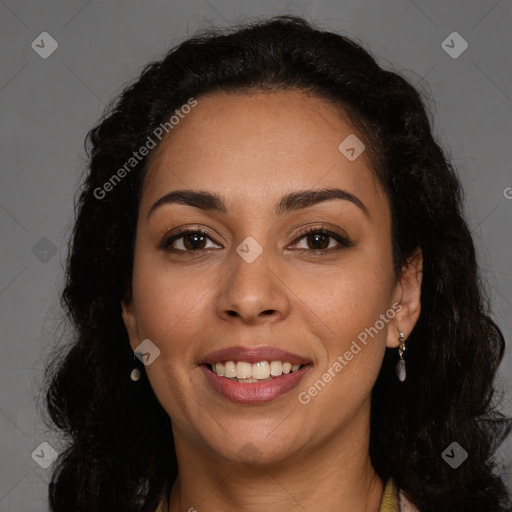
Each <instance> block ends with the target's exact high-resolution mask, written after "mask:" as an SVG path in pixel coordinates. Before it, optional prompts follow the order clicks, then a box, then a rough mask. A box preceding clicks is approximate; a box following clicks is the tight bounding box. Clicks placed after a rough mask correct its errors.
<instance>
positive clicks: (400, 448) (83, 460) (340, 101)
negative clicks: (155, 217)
mask: <svg viewBox="0 0 512 512" xmlns="http://www.w3.org/2000/svg"><path fill="white" fill-rule="evenodd" d="M251 90H260V91H279V90H301V91H306V92H308V93H310V94H313V95H316V96H318V97H320V98H323V99H325V100H327V101H329V103H330V104H332V105H333V107H334V108H338V109H340V112H342V113H344V115H346V116H347V117H348V118H349V119H350V121H351V122H352V123H354V125H355V126H356V127H357V128H358V130H360V133H361V134H362V135H363V136H364V141H365V144H366V147H367V149H368V152H369V155H370V157H371V161H372V166H373V172H374V173H375V175H376V176H377V178H378V180H379V182H380V183H381V185H382V187H383V189H384V190H385V192H386V194H387V197H388V200H389V203H390V207H391V213H392V241H393V260H394V265H395V271H396V272H398V270H399V269H400V267H401V266H402V265H403V264H404V263H405V262H407V260H408V258H409V257H410V256H411V255H412V254H413V253H414V251H415V249H417V248H418V247H419V248H421V251H422V253H423V279H422V285H421V314H420V317H419V319H418V322H417V323H416V326H415V328H414V330H413V331H412V333H411V334H410V337H409V344H408V350H407V366H408V377H407V380H406V381H405V382H404V383H400V382H398V381H397V379H396V376H395V375H394V366H395V364H396V361H397V354H396V351H394V350H390V349H386V354H385V356H384V361H383V364H382V367H381V371H380V374H379V376H378V378H377V381H376V383H375V386H374V389H373V392H372V406H371V425H370V456H371V461H372V464H373V466H374V468H375V470H376V472H377V474H378V475H379V476H380V477H381V478H382V479H383V480H384V481H385V480H386V479H387V478H389V477H392V478H394V480H395V482H396V483H397V486H398V487H399V488H400V489H402V490H403V492H404V493H405V494H406V496H407V497H408V498H409V499H410V501H411V502H412V503H413V504H414V505H415V506H416V507H417V508H419V510H421V511H422V512H433V511H435V512H444V511H446V512H448V511H451V512H453V511H455V510H464V511H465V512H471V511H479V512H482V511H486V512H491V511H496V512H498V511H505V510H509V508H508V507H509V506H510V497H509V495H508V493H507V490H506V487H505V484H504V482H503V479H502V478H501V477H500V476H499V474H498V471H497V462H496V460H495V453H496V449H497V447H498V446H499V444H500V443H501V442H502V440H503V439H504V437H505V436H506V435H507V434H508V432H509V431H510V428H511V427H510V421H509V420H508V419H507V418H506V417H505V416H503V415H502V413H500V412H498V409H497V403H496V400H495V396H496V394H497V393H496V389H495V383H494V378H495V375H496V372H497V368H498V365H499V363H500V361H501V359H502V357H503V353H504V347H505V341H504V337H503V334H502V332H501V331H500V329H499V327H498V326H497V325H496V324H495V322H494V321H493V320H492V319H491V317H490V313H489V305H488V302H489V301H488V299H487V298H486V295H485V291H484V288H483V286H482V283H481V280H480V275H479V268H478V264H477V260H476V255H475V247H474V242H473V240H472V237H471V233H470V230H469V228H468V224H467V221H466V220H465V218H464V212H463V193H462V186H461V184H460V181H459V178H458V177H457V175H456V172H455V170H454V168H453V166H452V165H451V164H450V162H449V161H448V159H447V157H446V156H445V154H444V152H443V149H442V148H441V147H440V145H439V144H438V143H436V142H435V140H434V137H433V135H432V129H431V125H430V121H429V118H428V114H427V109H426V107H425V104H424V100H423V97H422V94H420V93H419V92H418V91H417V90H416V88H415V87H413V86H412V85H411V84H410V83H409V82H408V81H407V80H406V79H405V78H404V77H402V76H401V75H400V74H399V73H395V72H391V71H387V70H385V69H383V68H382V67H381V66H379V65H378V64H377V62H376V60H375V58H374V57H373V56H372V55H371V54H370V53H369V52H368V51H367V50H366V49H364V48H363V47H362V46H361V45H360V44H359V43H356V42H355V41H353V40H352V39H350V38H347V37H344V36H342V35H338V34H335V33H332V32H329V31H324V30H321V29H319V28H318V27H316V26H315V25H313V24H312V23H309V22H307V21H305V20H303V19H302V18H299V17H293V16H277V17H274V18H271V19H266V20H258V21H256V22H254V21H253V22H252V23H248V24H245V25H239V26H238V27H235V28H230V29H225V30H219V29H209V30H207V31H204V32H202V33H198V34H196V35H195V36H194V37H191V38H189V39H187V40H185V41H184V42H182V43H181V44H179V45H177V46H176V47H174V48H172V49H171V50H170V51H169V52H168V53H167V54H166V55H165V56H164V58H162V59H161V60H159V61H155V62H152V63H150V64H148V65H147V66H146V67H145V68H144V69H143V71H142V73H141V74H140V76H139V77H138V79H137V80H136V81H135V82H133V83H131V84H130V85H128V86H127V87H126V88H125V89H124V91H123V92H122V94H121V95H120V96H119V97H118V98H117V99H116V100H115V101H113V102H112V104H111V105H110V106H109V107H108V108H107V110H106V113H105V114H104V116H103V118H102V119H101V121H100V122H99V123H98V124H97V125H96V126H95V127H94V128H93V129H91V130H90V132H89V133H88V134H87V138H86V144H85V146H86V151H87V155H88V158H89V166H88V172H87V175H86V177H85V179H84V182H83V184H82V186H81V188H80V190H79V191H77V197H76V199H75V206H76V212H77V213H76V221H75V224H74V230H73V234H72V237H71V239H70V245H69V253H68V260H67V268H66V282H65V287H64V290H63V293H62V305H63V307H64V309H65V312H66V314H67V316H68V317H69V319H70V320H71V322H72V325H73V333H74V334H73V337H72V342H71V343H70V346H69V349H68V350H67V351H66V352H65V353H64V354H63V355H61V356H58V357H54V358H53V359H52V361H51V363H50V364H49V365H48V368H47V372H46V386H47V388H45V405H46V407H47V410H48V412H49V414H50V417H51V421H52V422H53V425H55V427H57V428H58V429H59V430H61V431H63V433H64V434H65V435H66V437H67V439H68V441H69V442H68V444H67V447H66V449H65V450H64V451H63V453H62V454H61V455H60V457H59V459H58V462H57V463H56V465H55V469H54V471H53V473H52V477H51V482H50V484H49V500H50V505H51V508H52V510H53V511H54V512H69V510H73V511H74V512H96V511H98V512H99V511H104V510H106V509H107V508H108V510H109V511H123V512H145V511H154V510H155V508H156V506H157V504H158V502H159V500H160V499H161V498H162V497H163V496H166V495H167V494H168V493H169V492H170V489H171V487H172V484H173V482H174V481H175V479H176V476H177V471H178V467H177V460H176V455H175V452H174V442H173V437H172V432H171V424H170V418H169V416H168V414H167V413H166V411H165V410H164V409H163V407H162V406H161V404H160V403H159V401H158V400H157V398H156V396H155V394H154V392H153V390H152V388H151V385H150V383H149V381H148V379H147V376H146V374H145V372H142V377H141V380H140V381H139V382H138V383H137V384H136V385H134V384H133V383H132V382H131V381H130V379H129V378H128V375H129V371H130V369H131V368H132V367H133V351H132V350H131V348H130V345H129V342H128V336H127V333H126V330H125V327H124V324H123V322H122V318H121V306H120V303H121V301H122V300H123V299H124V298H126V297H127V296H130V294H131V281H132V268H133V254H134V243H135V228H136V222H137V212H138V205H139V201H140V196H141V188H142V184H143V180H144V176H145V172H146V169H147V165H146V163H147V161H148V157H144V158H142V159H141V160H140V162H137V164H136V165H135V166H134V167H133V169H132V170H131V171H130V172H128V173H126V176H124V177H123V179H122V180H120V181H119V183H117V184H116V186H115V190H112V191H111V192H110V193H108V194H104V197H103V196H102V197H101V198H98V192H97V191H98V190H99V189H101V188H102V187H103V186H104V184H105V183H106V182H107V181H108V180H109V179H110V178H111V176H112V174H113V173H114V172H115V171H116V170H117V169H119V168H121V167H122V166H123V164H124V163H125V162H127V161H128V160H129V159H130V158H132V157H133V153H134V151H135V150H137V148H140V147H141V146H142V145H143V144H144V141H146V140H147V138H148V137H149V136H151V134H152V133H153V132H154V130H155V128H156V127H158V126H159V125H160V124H161V123H162V122H164V121H165V120H167V119H168V117H169V115H170V114H171V113H172V112H174V111H175V110H176V109H179V108H180V106H182V105H183V104H185V103H186V102H187V101H188V100H190V98H198V99H199V101H200V97H201V96H202V95H205V94H210V93H215V92H222V93H228V94H229V93H230V92H244V91H245V92H249V91H251ZM453 441H457V442H458V443H459V444H460V445H461V446H462V447H464V448H465V449H466V450H467V452H468V453H469V457H468V459H467V460H466V461H465V462H464V463H463V464H462V465H461V466H460V467H458V468H457V469H456V470H454V469H452V468H451V467H450V466H449V465H448V464H446V463H445V462H444V461H443V459H442V457H441V453H442V452H443V451H444V449H445V448H446V447H447V446H449V445H450V444H451V443H452V442H453ZM106 507H107V508H106Z"/></svg>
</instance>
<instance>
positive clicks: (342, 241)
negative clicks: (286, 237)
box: [158, 227, 353, 256]
mask: <svg viewBox="0 0 512 512" xmlns="http://www.w3.org/2000/svg"><path fill="white" fill-rule="evenodd" d="M312 234H320V235H323V236H328V237H330V238H333V239H334V240H336V241H337V242H338V243H339V246H338V247H334V248H333V247H330V248H327V249H297V250H299V251H306V252H310V253H314V254H317V255H319V256H320V255H321V253H324V254H325V253H331V252H333V251H339V250H341V249H345V248H347V247H351V246H352V245H353V244H352V242H351V241H350V239H349V238H348V237H346V236H344V235H341V234H340V233H337V232H335V231H331V230H329V229H327V228H324V227H312V228H306V229H303V230H301V231H300V232H299V236H298V238H296V239H295V241H294V245H295V244H297V243H298V242H299V241H300V240H302V239H303V238H304V237H306V236H308V235H312ZM186 235H202V236H205V237H207V238H209V239H210V240H212V239H211V237H210V234H209V233H208V232H207V231H205V230H203V229H201V228H199V227H198V228H196V229H190V228H188V227H187V228H183V229H181V230H180V231H179V233H178V234H175V235H172V236H170V237H164V239H163V240H162V241H161V243H160V244H159V245H158V249H160V250H163V251H167V252H171V253H186V252H188V253H193V252H201V251H204V250H207V249H196V250H184V249H172V248H169V246H170V245H171V244H172V243H173V242H174V241H175V240H179V239H180V238H184V237H185V236H186ZM212 241H213V242H214V243H216V242H215V241H214V240H212Z"/></svg>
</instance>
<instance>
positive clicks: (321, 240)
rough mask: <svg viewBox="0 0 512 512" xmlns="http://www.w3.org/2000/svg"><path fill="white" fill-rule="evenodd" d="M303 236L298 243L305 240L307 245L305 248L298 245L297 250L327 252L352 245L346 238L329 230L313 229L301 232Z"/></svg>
mask: <svg viewBox="0 0 512 512" xmlns="http://www.w3.org/2000/svg"><path fill="white" fill-rule="evenodd" d="M301 235H302V236H301V237H300V238H299V239H298V241H301V240H303V241H304V242H305V244H306V246H305V247H304V246H303V247H299V246H298V243H296V248H298V249H301V250H308V249H309V250H311V251H323V252H327V251H330V250H337V249H342V248H343V247H350V246H351V245H352V243H351V242H350V240H349V239H348V238H347V237H346V236H343V235H341V234H340V233H336V232H334V231H330V230H327V229H321V228H312V229H308V230H305V231H303V232H301ZM331 242H332V243H331Z"/></svg>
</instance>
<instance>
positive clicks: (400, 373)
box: [396, 330, 407, 382]
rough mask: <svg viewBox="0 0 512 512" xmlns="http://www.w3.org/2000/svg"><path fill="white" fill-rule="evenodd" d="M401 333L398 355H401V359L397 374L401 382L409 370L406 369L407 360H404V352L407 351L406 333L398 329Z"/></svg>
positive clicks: (397, 365) (397, 366)
mask: <svg viewBox="0 0 512 512" xmlns="http://www.w3.org/2000/svg"><path fill="white" fill-rule="evenodd" d="M398 332H399V333H400V338H399V341H400V345H399V347H398V355H399V356H400V360H399V361H398V363H397V364H396V375H397V377H398V380H399V381H400V382H403V381H404V380H405V377H406V375H407V372H406V371H405V360H404V353H405V339H404V333H403V332H402V331H400V330H398Z"/></svg>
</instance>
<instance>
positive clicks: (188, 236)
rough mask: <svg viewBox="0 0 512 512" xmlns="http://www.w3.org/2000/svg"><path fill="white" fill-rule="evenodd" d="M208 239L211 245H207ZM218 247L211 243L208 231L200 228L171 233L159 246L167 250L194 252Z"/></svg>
mask: <svg viewBox="0 0 512 512" xmlns="http://www.w3.org/2000/svg"><path fill="white" fill-rule="evenodd" d="M208 241H210V242H212V245H210V246H209V247H208V246H207V244H208ZM212 247H214V248H218V247H219V246H218V245H216V244H213V241H212V240H211V238H210V237H209V235H208V233H206V232H205V231H202V230H185V231H182V232H181V233H180V234H179V235H173V236H171V237H169V238H165V239H164V240H163V241H162V243H161V244H160V246H159V248H160V249H164V250H167V251H169V252H196V251H202V250H204V249H210V248H212Z"/></svg>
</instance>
